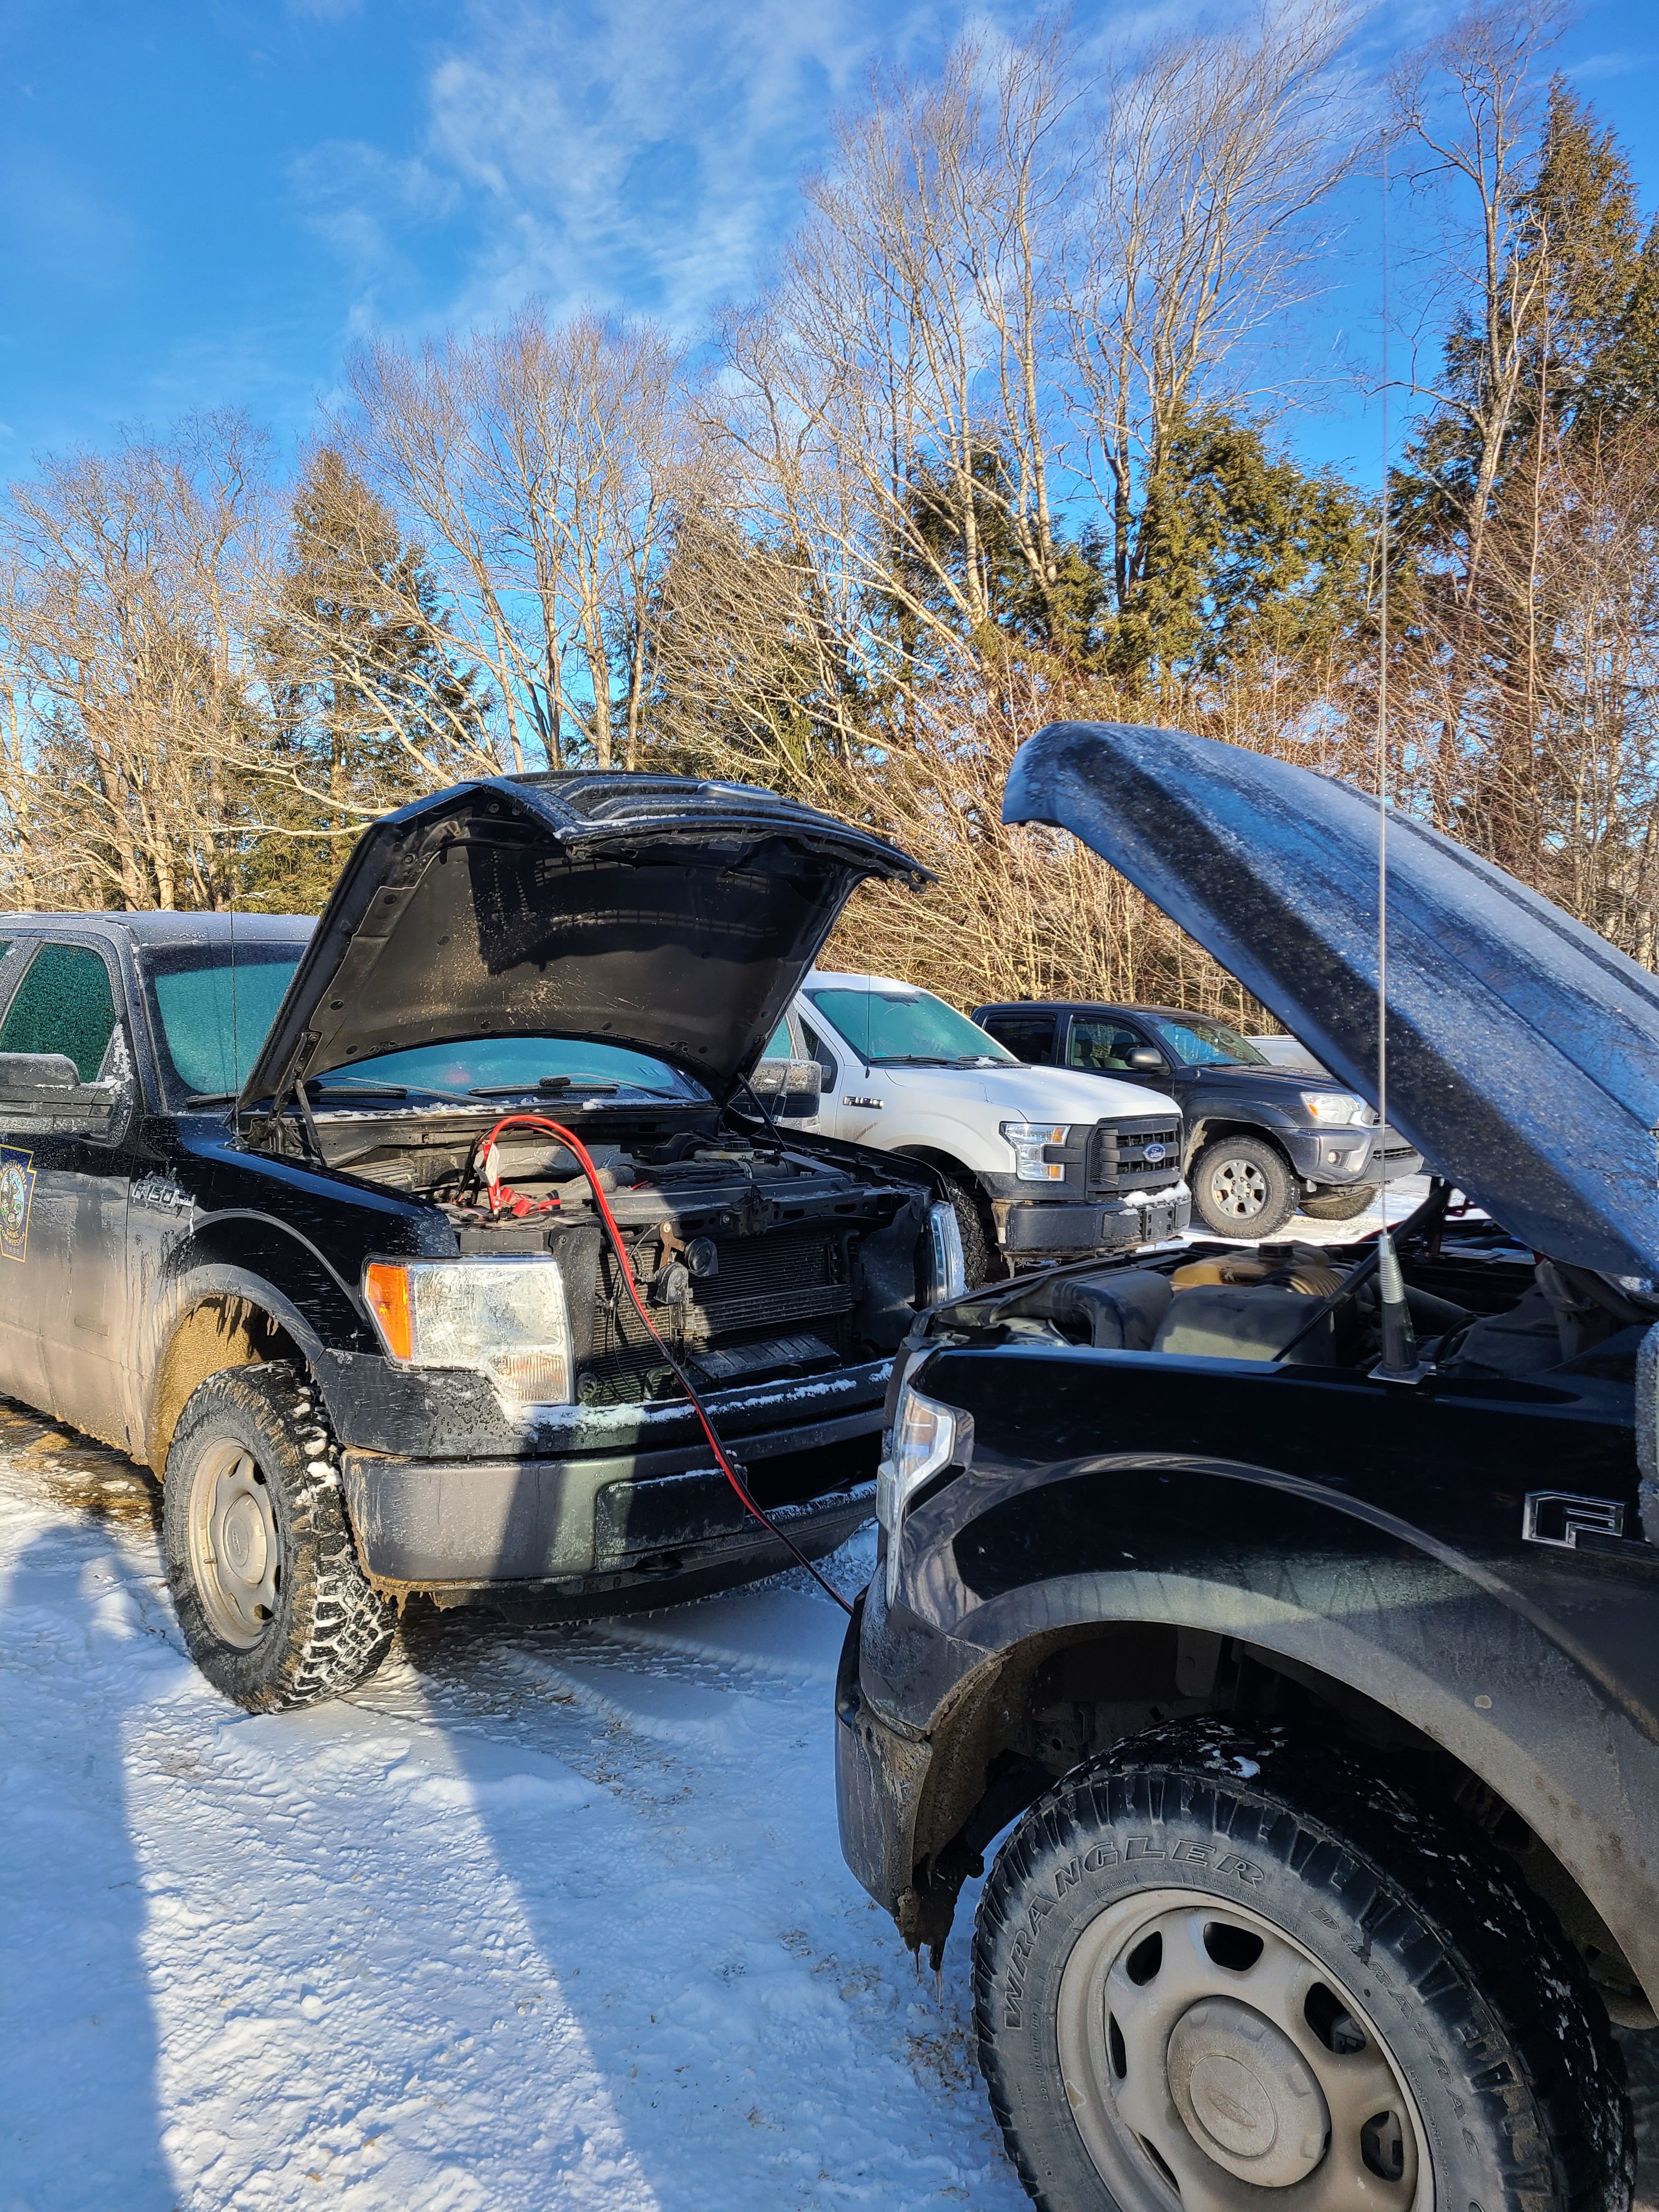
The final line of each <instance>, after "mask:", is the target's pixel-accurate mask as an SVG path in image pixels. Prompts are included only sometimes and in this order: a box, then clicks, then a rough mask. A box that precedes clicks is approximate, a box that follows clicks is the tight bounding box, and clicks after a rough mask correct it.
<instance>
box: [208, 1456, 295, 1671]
mask: <svg viewBox="0 0 1659 2212" xmlns="http://www.w3.org/2000/svg"><path fill="white" fill-rule="evenodd" d="M189 1504H190V1510H189V1513H188V1515H187V1516H186V1517H187V1524H188V1528H189V1535H190V1564H191V1575H192V1578H193V1580H194V1582H195V1584H196V1589H197V1594H198V1595H199V1596H200V1598H201V1601H202V1604H203V1607H204V1610H205V1612H206V1613H207V1616H208V1619H209V1620H210V1622H211V1623H212V1626H213V1630H214V1633H215V1634H216V1635H217V1636H218V1637H220V1638H222V1640H223V1641H224V1642H225V1643H227V1644H232V1645H234V1648H235V1649H236V1650H239V1651H247V1650H252V1647H253V1645H254V1644H257V1643H258V1641H259V1638H261V1637H262V1636H263V1635H264V1632H265V1630H266V1629H267V1627H268V1626H270V1619H271V1615H272V1614H273V1613H275V1612H276V1591H277V1583H278V1579H279V1565H280V1558H281V1546H280V1543H279V1541H278V1538H277V1534H276V1516H274V1515H273V1513H272V1511H271V1510H270V1487H269V1486H268V1485H267V1484H266V1482H265V1480H264V1476H263V1475H262V1474H260V1472H259V1470H258V1467H257V1466H256V1465H255V1464H254V1462H253V1458H252V1454H251V1453H248V1452H246V1451H244V1450H243V1449H242V1447H241V1446H240V1444H239V1443H229V1442H226V1443H216V1444H210V1445H209V1447H208V1449H206V1450H205V1451H204V1453H203V1454H202V1456H201V1457H200V1459H198V1460H197V1462H196V1468H195V1471H194V1473H193V1474H191V1479H190V1501H189Z"/></svg>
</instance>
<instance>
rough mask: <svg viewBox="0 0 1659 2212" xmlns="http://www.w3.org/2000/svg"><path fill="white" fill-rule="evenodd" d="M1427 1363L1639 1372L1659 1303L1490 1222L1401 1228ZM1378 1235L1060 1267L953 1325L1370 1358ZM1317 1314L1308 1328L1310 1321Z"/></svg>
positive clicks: (967, 1308)
mask: <svg viewBox="0 0 1659 2212" xmlns="http://www.w3.org/2000/svg"><path fill="white" fill-rule="evenodd" d="M1400 1246H1401V1249H1400V1263H1401V1276H1402V1278H1403V1280H1404V1286H1405V1297H1406V1303H1407V1307H1408V1309H1409V1311H1410V1316H1411V1321H1412V1325H1413V1329H1414V1331H1415V1334H1416V1338H1417V1349H1418V1352H1419V1357H1420V1358H1421V1360H1422V1361H1423V1363H1424V1365H1425V1368H1432V1369H1433V1370H1434V1371H1435V1372H1437V1373H1438V1374H1441V1375H1444V1376H1456V1377H1468V1378H1472V1379H1477V1380H1510V1381H1531V1380H1544V1379H1550V1380H1554V1379H1557V1378H1561V1379H1564V1380H1565V1379H1568V1378H1575V1379H1580V1380H1588V1381H1590V1382H1592V1383H1595V1382H1600V1383H1621V1384H1626V1385H1629V1384H1633V1383H1634V1379H1635V1364H1636V1355H1637V1350H1638V1346H1639V1345H1640V1343H1641V1340H1642V1339H1643V1337H1644V1334H1646V1333H1647V1331H1648V1330H1649V1329H1650V1328H1651V1327H1652V1326H1653V1324H1654V1322H1655V1321H1656V1319H1659V1309H1656V1307H1655V1305H1654V1303H1653V1302H1652V1301H1650V1300H1644V1299H1643V1298H1641V1297H1636V1296H1632V1294H1631V1293H1629V1292H1628V1291H1626V1290H1624V1289H1622V1288H1620V1286H1619V1285H1616V1284H1613V1283H1612V1282H1610V1281H1609V1280H1608V1279H1607V1278H1606V1277H1605V1276H1602V1275H1599V1274H1596V1273H1594V1272H1593V1271H1592V1270H1590V1269H1589V1268H1583V1267H1570V1266H1568V1265H1566V1264H1565V1262H1559V1261H1553V1260H1549V1259H1545V1258H1542V1257H1541V1256H1540V1255H1537V1254H1535V1253H1532V1252H1528V1251H1527V1250H1525V1249H1522V1248H1521V1247H1519V1246H1517V1245H1516V1243H1514V1242H1513V1241H1512V1239H1511V1238H1510V1237H1509V1236H1508V1234H1507V1232H1506V1231H1504V1230H1503V1229H1501V1228H1499V1227H1498V1225H1497V1224H1495V1223H1492V1222H1488V1221H1485V1220H1480V1221H1478V1222H1470V1223H1464V1224H1458V1225H1456V1226H1455V1233H1452V1231H1447V1232H1446V1233H1444V1234H1437V1233H1435V1231H1434V1230H1432V1229H1431V1231H1429V1232H1428V1233H1427V1234H1423V1235H1415V1236H1414V1235H1413V1234H1411V1233H1410V1232H1409V1230H1407V1232H1406V1233H1404V1234H1403V1235H1402V1236H1401V1239H1400ZM1375 1261H1376V1253H1375V1245H1374V1243H1372V1242H1365V1243H1355V1244H1347V1245H1320V1244H1311V1243H1268V1244H1263V1245H1261V1246H1259V1247H1255V1248H1249V1247H1241V1246H1238V1245H1233V1244H1224V1243H1194V1244H1192V1245H1190V1246H1188V1249H1186V1250H1185V1251H1184V1252H1182V1253H1180V1254H1163V1255H1158V1257H1157V1258H1156V1259H1152V1258H1146V1259H1143V1260H1141V1261H1139V1262H1135V1263H1131V1264H1127V1265H1126V1264H1121V1263H1120V1264H1118V1265H1116V1266H1110V1265H1108V1266H1101V1267H1094V1268H1086V1267H1085V1268H1056V1269H1054V1270H1052V1271H1050V1272H1049V1273H1045V1274H1042V1275H1040V1276H1036V1277H1034V1278H1030V1279H1027V1281H1026V1282H1025V1283H1024V1284H1021V1285H1003V1286H1000V1290H999V1291H998V1292H997V1293H996V1294H994V1295H993V1296H990V1297H987V1296H985V1295H983V1294H981V1295H980V1296H979V1297H975V1298H972V1299H969V1300H966V1301H962V1302H958V1304H957V1305H955V1306H954V1307H952V1308H951V1310H950V1315H949V1325H951V1326H957V1325H964V1324H965V1325H967V1326H969V1327H971V1328H975V1329H977V1328H983V1327H991V1328H998V1329H1000V1331H1002V1332H1003V1333H1004V1334H1005V1335H1006V1337H1009V1338H1013V1339H1021V1338H1024V1339H1026V1340H1036V1341H1046V1342H1049V1343H1056V1342H1059V1343H1065V1344H1068V1345H1073V1346H1077V1345H1087V1346H1092V1347H1093V1348H1095V1349H1097V1350H1102V1351H1122V1352H1164V1353H1169V1354H1171V1355H1183V1356H1186V1357H1189V1358H1207V1359H1238V1360H1253V1361H1267V1362H1275V1361H1279V1360H1282V1361H1283V1362H1284V1363H1285V1364H1287V1365H1294V1366H1313V1367H1321V1366H1323V1367H1340V1368H1355V1369H1360V1370H1370V1369H1372V1368H1374V1367H1376V1365H1377V1364H1379V1362H1380V1361H1381V1359H1382V1358H1383V1326H1382V1313H1381V1304H1380V1299H1379V1295H1378V1285H1377V1277H1376V1265H1375ZM1310 1323H1311V1324H1312V1325H1311V1326H1310V1325H1309V1324H1310Z"/></svg>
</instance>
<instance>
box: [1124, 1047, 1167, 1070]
mask: <svg viewBox="0 0 1659 2212" xmlns="http://www.w3.org/2000/svg"><path fill="white" fill-rule="evenodd" d="M1123 1065H1124V1066H1125V1067H1128V1068H1133V1070H1134V1072H1135V1073H1136V1074H1137V1075H1167V1074H1168V1073H1169V1071H1170V1063H1169V1061H1168V1060H1165V1059H1164V1055H1163V1054H1162V1053H1161V1052H1154V1051H1153V1049H1152V1046H1151V1045H1149V1044H1138V1045H1136V1046H1135V1048H1134V1049H1133V1051H1132V1052H1128V1053H1126V1054H1124V1059H1123Z"/></svg>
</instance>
